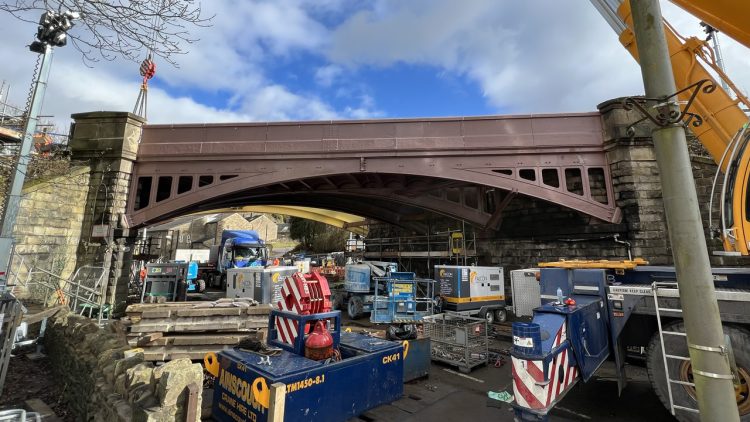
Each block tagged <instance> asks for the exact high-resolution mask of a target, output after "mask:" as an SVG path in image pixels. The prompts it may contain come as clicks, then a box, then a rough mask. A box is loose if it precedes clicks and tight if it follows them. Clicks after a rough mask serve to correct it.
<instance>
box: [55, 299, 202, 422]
mask: <svg viewBox="0 0 750 422" xmlns="http://www.w3.org/2000/svg"><path fill="white" fill-rule="evenodd" d="M118 324H119V322H117V321H116V322H113V323H111V324H109V325H108V326H105V327H104V328H99V327H98V325H97V324H96V322H93V321H92V320H90V319H88V318H85V317H82V316H79V315H75V314H72V313H69V312H67V313H66V312H62V313H58V315H57V316H56V317H54V318H53V319H52V320H51V321H50V324H49V325H48V327H47V331H46V333H45V338H44V344H45V347H46V352H47V355H48V356H49V359H50V362H51V363H52V368H54V369H53V370H54V372H55V376H56V377H57V379H58V382H60V383H63V384H64V388H63V390H64V399H65V401H66V402H67V405H68V407H69V408H70V410H71V411H72V413H73V414H74V415H75V419H76V420H79V421H107V422H110V421H112V422H114V421H121V422H125V421H148V422H156V421H159V422H163V421H180V422H181V421H185V420H186V416H187V412H188V409H187V403H188V394H189V393H188V386H189V385H191V384H194V385H196V386H197V394H196V400H195V414H196V415H197V416H196V420H198V419H200V415H201V394H202V390H203V367H202V366H201V365H200V364H193V363H192V362H191V361H190V360H189V359H176V360H173V361H170V362H168V363H166V364H164V365H161V366H158V367H155V366H154V365H153V363H151V362H144V360H143V352H142V351H140V350H139V349H131V347H130V346H128V344H127V341H126V340H125V335H124V334H123V332H122V331H121V330H120V329H119V328H118Z"/></svg>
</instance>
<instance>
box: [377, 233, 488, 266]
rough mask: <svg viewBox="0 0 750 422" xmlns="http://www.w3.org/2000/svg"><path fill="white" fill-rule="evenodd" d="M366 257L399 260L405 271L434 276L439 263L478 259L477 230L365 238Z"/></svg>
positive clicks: (472, 261)
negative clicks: (468, 233) (468, 236)
mask: <svg viewBox="0 0 750 422" xmlns="http://www.w3.org/2000/svg"><path fill="white" fill-rule="evenodd" d="M364 244H365V247H364V254H363V255H364V258H365V259H367V260H377V261H395V262H397V263H398V266H399V269H400V270H402V271H408V272H415V273H418V274H422V275H425V276H426V277H427V278H432V276H433V274H432V273H433V271H434V267H435V265H441V264H454V265H470V264H472V263H474V264H476V261H477V242H476V236H475V234H474V232H473V231H472V232H471V237H470V238H468V239H467V238H466V237H465V233H464V232H463V231H448V232H441V233H437V234H430V235H422V236H400V237H383V238H372V239H364Z"/></svg>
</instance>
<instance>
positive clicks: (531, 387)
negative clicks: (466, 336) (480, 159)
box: [511, 260, 750, 421]
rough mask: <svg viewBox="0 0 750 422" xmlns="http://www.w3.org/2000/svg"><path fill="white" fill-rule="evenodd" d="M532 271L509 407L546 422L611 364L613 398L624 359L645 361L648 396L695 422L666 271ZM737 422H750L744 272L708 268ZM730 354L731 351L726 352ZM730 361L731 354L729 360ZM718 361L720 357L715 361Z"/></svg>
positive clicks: (633, 266) (628, 265)
mask: <svg viewBox="0 0 750 422" xmlns="http://www.w3.org/2000/svg"><path fill="white" fill-rule="evenodd" d="M540 266H541V267H542V268H540V269H539V277H540V299H541V303H542V306H541V307H539V308H536V309H535V310H534V317H533V320H532V322H530V323H522V322H515V323H514V324H513V349H512V352H511V356H512V363H513V369H512V373H513V389H514V393H515V399H516V401H515V403H514V407H515V408H516V411H517V416H518V418H519V419H521V420H544V417H545V416H546V415H547V413H548V412H549V411H550V410H551V409H552V408H553V407H554V406H555V404H557V403H558V402H559V401H560V400H561V399H562V398H563V397H564V396H565V394H567V393H568V391H570V389H571V388H572V386H573V385H575V384H576V383H577V382H579V381H582V382H586V381H588V380H589V379H591V377H592V376H593V375H594V374H595V373H596V371H597V369H599V367H600V366H601V365H602V364H603V363H604V361H605V360H607V359H608V358H609V359H614V362H615V369H616V378H617V384H618V389H619V391H622V389H623V388H625V385H626V383H627V376H626V373H625V359H626V357H629V356H632V357H640V358H645V360H646V364H647V366H648V372H649V375H650V380H651V383H652V386H653V388H654V391H655V392H656V394H657V395H658V396H659V398H660V399H661V400H662V402H664V404H665V405H666V407H667V408H668V409H669V410H670V411H671V412H672V413H673V414H674V415H675V416H676V417H677V418H678V419H680V420H688V421H691V420H698V413H697V406H696V393H695V383H694V380H693V374H692V367H691V361H690V357H689V355H688V344H689V343H688V342H687V337H686V336H685V328H684V324H683V322H682V320H681V315H682V310H681V309H680V306H679V292H678V290H677V278H676V276H675V271H674V268H673V267H660V266H648V265H647V262H646V261H643V260H633V261H561V262H554V263H542V264H540ZM713 276H714V280H715V283H716V295H717V299H718V303H719V311H720V314H721V318H722V321H723V322H724V333H725V335H726V337H727V338H728V340H729V341H728V342H727V344H728V345H730V346H729V347H730V349H729V350H726V351H724V352H723V353H726V356H727V359H733V360H734V362H733V363H734V364H735V367H736V368H737V370H736V371H735V376H736V396H737V406H738V408H739V412H740V415H741V417H742V420H743V421H744V420H746V419H748V418H750V390H749V387H748V386H750V372H748V368H750V353H747V339H748V338H750V331H749V329H750V325H749V324H748V323H749V321H748V318H747V315H750V269H745V268H715V269H714V270H713ZM732 349H733V350H732ZM732 351H733V353H732ZM717 352H721V351H717Z"/></svg>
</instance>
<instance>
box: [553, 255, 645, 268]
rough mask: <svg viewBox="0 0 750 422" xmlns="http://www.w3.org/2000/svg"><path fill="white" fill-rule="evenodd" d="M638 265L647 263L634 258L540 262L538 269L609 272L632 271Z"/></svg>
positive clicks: (641, 259)
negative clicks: (595, 269) (596, 269)
mask: <svg viewBox="0 0 750 422" xmlns="http://www.w3.org/2000/svg"><path fill="white" fill-rule="evenodd" d="M639 265H648V261H646V260H645V259H643V258H635V259H633V260H632V261H629V260H625V261H609V260H606V259H601V260H596V261H594V260H588V261H587V260H572V261H556V262H540V263H539V267H540V268H568V269H577V268H604V269H610V270H632V269H633V268H635V267H637V266H639Z"/></svg>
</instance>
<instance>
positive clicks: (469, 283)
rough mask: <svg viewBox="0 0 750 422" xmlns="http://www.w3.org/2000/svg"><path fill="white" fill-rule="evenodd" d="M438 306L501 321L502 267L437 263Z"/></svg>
mask: <svg viewBox="0 0 750 422" xmlns="http://www.w3.org/2000/svg"><path fill="white" fill-rule="evenodd" d="M435 278H436V280H437V283H438V287H437V288H438V292H437V293H438V294H439V297H438V310H440V311H451V312H454V313H459V314H462V315H466V316H479V317H480V318H484V319H486V320H487V322H489V323H490V324H491V323H493V322H495V321H497V322H503V321H505V320H506V318H507V313H506V311H505V282H504V279H503V269H502V267H477V266H473V265H471V266H467V265H436V266H435Z"/></svg>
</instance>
